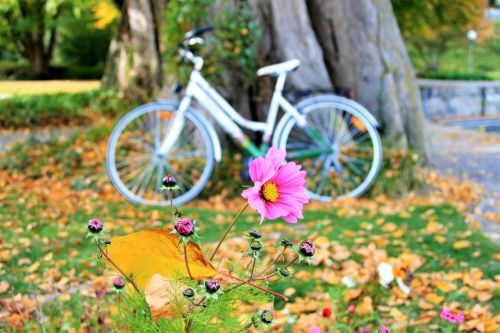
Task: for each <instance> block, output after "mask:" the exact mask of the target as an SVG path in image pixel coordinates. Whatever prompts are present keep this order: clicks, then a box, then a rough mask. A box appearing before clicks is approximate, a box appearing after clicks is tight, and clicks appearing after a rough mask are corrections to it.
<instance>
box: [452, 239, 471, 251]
mask: <svg viewBox="0 0 500 333" xmlns="http://www.w3.org/2000/svg"><path fill="white" fill-rule="evenodd" d="M470 246H471V242H470V241H468V240H461V241H458V242H455V243H454V244H453V248H454V249H455V250H460V249H466V248H468V247H470Z"/></svg>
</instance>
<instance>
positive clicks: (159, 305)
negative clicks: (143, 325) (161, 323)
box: [144, 274, 187, 321]
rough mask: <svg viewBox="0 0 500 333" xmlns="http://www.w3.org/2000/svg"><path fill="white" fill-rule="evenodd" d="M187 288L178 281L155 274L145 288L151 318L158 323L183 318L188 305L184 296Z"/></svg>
mask: <svg viewBox="0 0 500 333" xmlns="http://www.w3.org/2000/svg"><path fill="white" fill-rule="evenodd" d="M185 288H187V286H185V285H183V284H182V283H180V282H178V281H175V280H171V279H167V278H165V277H163V276H161V275H160V274H154V275H153V276H152V277H151V279H150V280H149V282H148V283H147V284H146V287H145V288H144V296H145V297H146V301H147V302H148V305H149V310H150V312H151V318H152V319H153V320H154V321H156V320H158V319H160V318H173V317H179V316H181V315H182V313H183V312H185V311H186V310H187V303H186V302H185V301H184V300H185V298H183V296H182V291H183V290H184V289H185Z"/></svg>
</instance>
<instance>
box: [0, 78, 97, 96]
mask: <svg viewBox="0 0 500 333" xmlns="http://www.w3.org/2000/svg"><path fill="white" fill-rule="evenodd" d="M100 86H101V82H100V81H98V80H45V81H0V95H37V94H56V93H76V92H84V91H90V90H94V89H98V88H99V87H100Z"/></svg>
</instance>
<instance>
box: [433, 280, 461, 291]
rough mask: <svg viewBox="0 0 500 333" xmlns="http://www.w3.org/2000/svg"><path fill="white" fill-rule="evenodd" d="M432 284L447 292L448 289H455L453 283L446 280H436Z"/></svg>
mask: <svg viewBox="0 0 500 333" xmlns="http://www.w3.org/2000/svg"><path fill="white" fill-rule="evenodd" d="M434 285H435V286H436V288H438V289H439V290H441V291H442V292H444V293H449V292H450V291H453V290H456V289H457V286H456V285H455V284H454V283H451V282H447V281H436V282H434Z"/></svg>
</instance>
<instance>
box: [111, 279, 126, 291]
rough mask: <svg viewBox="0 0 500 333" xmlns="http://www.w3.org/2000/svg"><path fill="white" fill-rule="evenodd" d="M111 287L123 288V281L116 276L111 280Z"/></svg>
mask: <svg viewBox="0 0 500 333" xmlns="http://www.w3.org/2000/svg"><path fill="white" fill-rule="evenodd" d="M113 287H115V288H116V289H123V287H125V282H123V280H122V279H120V278H119V277H117V278H115V279H114V280H113Z"/></svg>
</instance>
